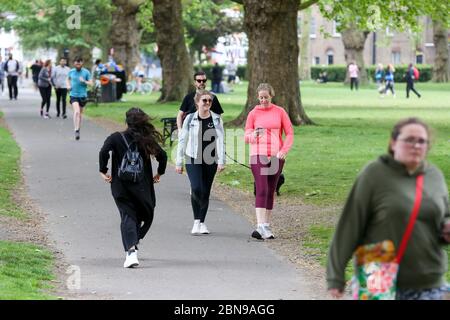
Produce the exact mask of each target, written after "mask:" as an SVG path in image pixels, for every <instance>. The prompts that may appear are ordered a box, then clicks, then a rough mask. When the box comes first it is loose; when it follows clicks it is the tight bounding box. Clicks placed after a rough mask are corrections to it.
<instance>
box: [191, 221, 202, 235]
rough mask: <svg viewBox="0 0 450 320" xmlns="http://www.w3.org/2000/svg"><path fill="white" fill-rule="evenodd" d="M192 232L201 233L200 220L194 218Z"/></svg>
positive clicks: (194, 233)
mask: <svg viewBox="0 0 450 320" xmlns="http://www.w3.org/2000/svg"><path fill="white" fill-rule="evenodd" d="M191 233H192V234H193V235H196V234H200V220H194V225H193V226H192V231H191Z"/></svg>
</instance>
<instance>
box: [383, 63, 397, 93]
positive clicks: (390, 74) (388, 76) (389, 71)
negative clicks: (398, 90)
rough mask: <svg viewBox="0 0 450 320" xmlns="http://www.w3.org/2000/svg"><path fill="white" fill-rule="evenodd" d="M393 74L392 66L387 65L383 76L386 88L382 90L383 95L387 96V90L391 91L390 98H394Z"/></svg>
mask: <svg viewBox="0 0 450 320" xmlns="http://www.w3.org/2000/svg"><path fill="white" fill-rule="evenodd" d="M394 72H395V68H394V66H393V65H392V64H388V66H387V70H386V75H385V76H384V80H385V81H386V88H385V89H384V93H385V94H387V93H388V90H391V93H392V96H393V97H394V98H395V91H394Z"/></svg>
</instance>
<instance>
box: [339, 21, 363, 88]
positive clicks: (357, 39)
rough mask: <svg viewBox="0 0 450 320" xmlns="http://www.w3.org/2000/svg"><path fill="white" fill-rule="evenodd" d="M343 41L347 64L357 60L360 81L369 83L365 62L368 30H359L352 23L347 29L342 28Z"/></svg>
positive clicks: (346, 80) (346, 78)
mask: <svg viewBox="0 0 450 320" xmlns="http://www.w3.org/2000/svg"><path fill="white" fill-rule="evenodd" d="M341 35H342V42H343V44H344V50H345V53H344V57H345V62H346V63H347V65H348V64H349V63H350V62H352V61H353V62H355V63H356V65H357V66H358V68H359V82H360V83H361V84H367V83H368V82H369V80H368V77H367V72H366V67H365V64H364V45H365V43H366V39H367V36H368V35H369V32H368V31H359V30H358V29H356V26H354V25H350V26H349V27H348V28H346V29H345V30H342V32H341ZM349 81H350V80H349V76H348V74H347V76H346V77H345V82H346V83H348V82H349Z"/></svg>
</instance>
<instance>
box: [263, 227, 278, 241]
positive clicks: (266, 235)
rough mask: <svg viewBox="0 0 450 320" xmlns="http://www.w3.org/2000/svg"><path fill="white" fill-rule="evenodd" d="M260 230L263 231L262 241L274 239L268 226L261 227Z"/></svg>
mask: <svg viewBox="0 0 450 320" xmlns="http://www.w3.org/2000/svg"><path fill="white" fill-rule="evenodd" d="M262 229H263V234H262V237H263V238H264V239H275V236H274V235H273V232H272V229H271V228H270V227H269V226H263V227H262Z"/></svg>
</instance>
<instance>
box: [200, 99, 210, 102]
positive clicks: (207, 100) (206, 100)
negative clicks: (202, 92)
mask: <svg viewBox="0 0 450 320" xmlns="http://www.w3.org/2000/svg"><path fill="white" fill-rule="evenodd" d="M202 102H203V103H211V102H212V99H202Z"/></svg>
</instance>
